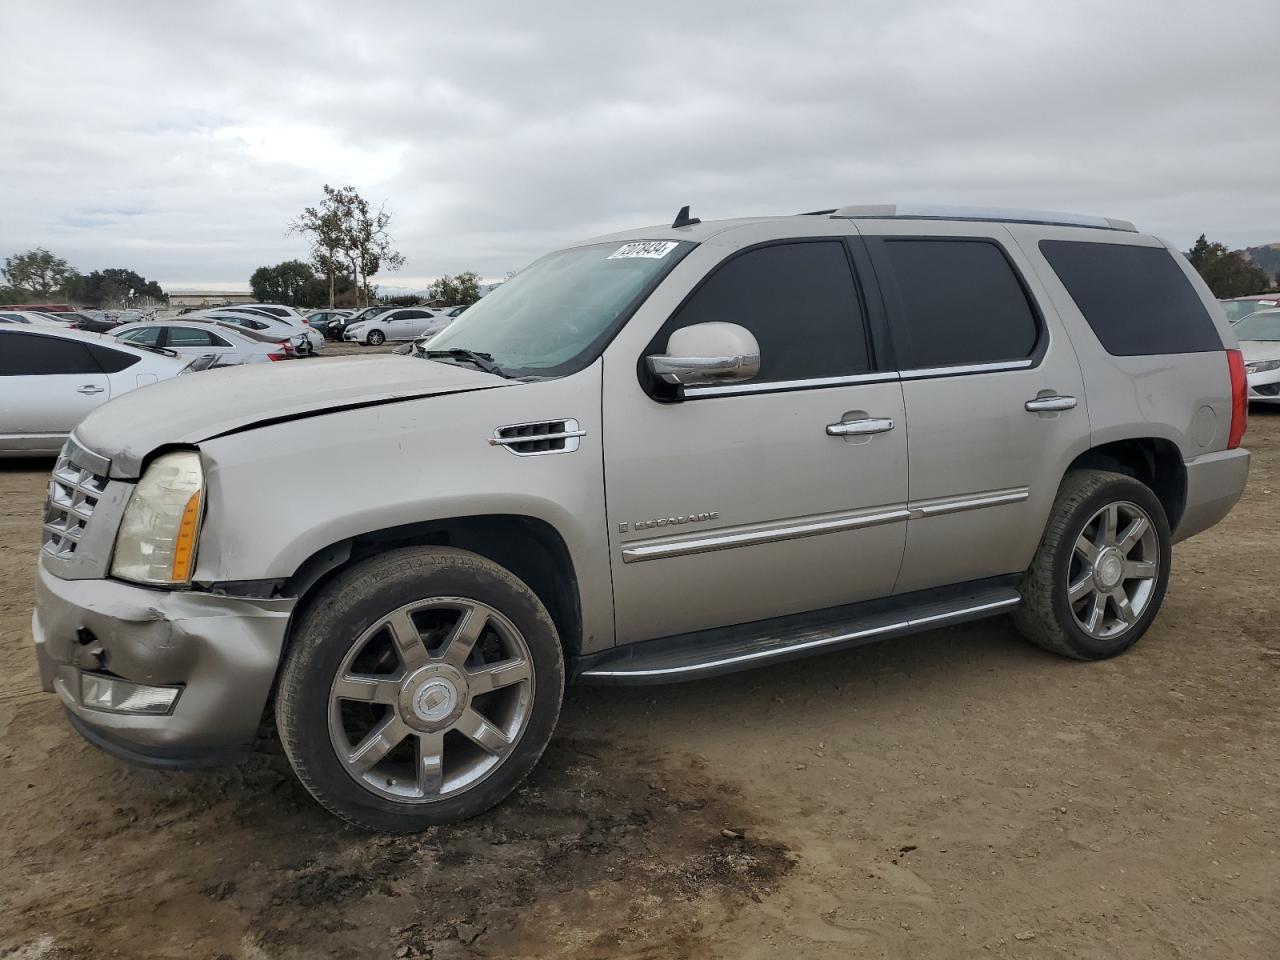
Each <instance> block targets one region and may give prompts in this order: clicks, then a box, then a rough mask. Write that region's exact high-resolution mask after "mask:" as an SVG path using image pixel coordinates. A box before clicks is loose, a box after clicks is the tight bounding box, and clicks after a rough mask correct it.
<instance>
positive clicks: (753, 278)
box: [649, 240, 871, 383]
mask: <svg viewBox="0 0 1280 960" xmlns="http://www.w3.org/2000/svg"><path fill="white" fill-rule="evenodd" d="M712 321H724V322H728V323H736V324H739V325H740V326H743V327H746V328H747V329H748V330H750V331H751V333H752V334H753V335H754V336H755V338H756V340H757V342H759V344H760V374H759V376H757V377H756V378H755V380H753V381H752V382H753V383H767V382H773V381H779V380H812V379H816V378H819V377H839V376H848V375H851V374H857V373H865V372H867V371H868V370H869V369H870V368H871V363H870V351H869V350H868V348H867V336H866V329H865V323H864V319H863V312H862V306H861V301H860V300H859V297H858V290H857V286H856V285H855V283H854V278H853V271H852V268H851V267H850V266H849V259H848V256H847V255H846V253H845V249H844V244H843V242H841V241H839V240H820V241H808V242H795V243H780V244H771V245H769V246H765V247H757V248H755V249H753V250H748V251H746V252H745V253H741V254H739V255H738V256H736V257H733V258H732V259H730V260H728V261H727V262H726V263H724V264H723V265H722V266H720V267H719V268H718V269H717V270H716V271H715V273H713V274H712V275H711V276H710V277H709V278H707V280H706V282H704V283H703V284H702V286H700V287H699V288H698V289H697V290H695V291H694V293H693V295H692V296H691V297H690V298H689V299H688V300H686V301H685V302H684V304H683V305H682V306H681V307H680V308H679V309H678V310H677V311H676V312H675V314H673V315H672V317H671V319H670V320H668V321H667V323H666V324H665V325H664V327H663V329H662V331H661V332H660V333H659V334H658V337H657V341H656V344H655V347H656V352H661V351H663V350H665V349H666V343H667V338H668V337H670V335H671V334H672V332H674V331H675V330H679V329H680V328H682V327H687V326H691V325H693V324H695V323H708V322H712ZM649 352H650V353H652V352H655V350H653V349H651V350H650V351H649Z"/></svg>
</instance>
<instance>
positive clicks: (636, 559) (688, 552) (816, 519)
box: [622, 487, 1031, 563]
mask: <svg viewBox="0 0 1280 960" xmlns="http://www.w3.org/2000/svg"><path fill="white" fill-rule="evenodd" d="M1030 495H1031V491H1030V490H1029V489H1028V488H1027V487H1011V488H1009V489H1006V490H987V491H983V492H981V493H973V494H965V495H963V496H959V497H940V498H938V499H936V500H922V501H919V502H917V503H906V504H888V505H885V506H883V507H874V508H872V509H870V510H855V511H852V512H849V513H836V514H824V515H821V516H812V517H796V518H793V519H790V520H784V521H775V522H769V523H763V524H749V525H744V526H737V527H722V528H721V529H719V530H714V531H708V532H706V533H702V534H699V535H695V536H686V535H680V536H675V537H662V538H658V539H653V540H645V541H642V542H637V543H630V544H627V545H626V546H624V547H623V548H622V561H623V563H640V562H642V561H645V560H665V559H668V558H670V557H687V556H692V555H694V554H699V553H710V552H711V551H714V550H731V549H733V548H735V547H750V546H756V545H757V544H763V543H777V542H780V541H783V540H795V539H799V538H801V537H816V536H821V535H822V534H825V533H839V532H840V531H842V530H858V529H861V528H863V527H872V526H877V525H879V524H882V523H897V522H899V521H902V520H923V519H925V518H926V517H937V516H942V515H945V514H948V513H961V512H964V511H966V510H981V509H984V508H986V507H998V506H1002V505H1004V504H1009V503H1021V502H1022V501H1024V500H1026V499H1027V498H1028V497H1029V496H1030Z"/></svg>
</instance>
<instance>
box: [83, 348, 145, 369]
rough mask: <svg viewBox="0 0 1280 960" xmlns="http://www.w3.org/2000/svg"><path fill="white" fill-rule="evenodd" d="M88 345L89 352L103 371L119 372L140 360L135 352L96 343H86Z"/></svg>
mask: <svg viewBox="0 0 1280 960" xmlns="http://www.w3.org/2000/svg"><path fill="white" fill-rule="evenodd" d="M88 347H89V352H90V353H92V354H93V359H94V360H96V361H98V366H100V367H102V372H103V373H119V372H120V371H121V370H127V369H128V368H129V367H132V366H133V365H134V364H135V363H138V362H139V361H141V360H142V358H141V357H139V356H138V355H137V354H133V353H125V352H124V351H123V350H112V349H111V348H110V347H104V346H102V345H101V344H97V343H91V344H88Z"/></svg>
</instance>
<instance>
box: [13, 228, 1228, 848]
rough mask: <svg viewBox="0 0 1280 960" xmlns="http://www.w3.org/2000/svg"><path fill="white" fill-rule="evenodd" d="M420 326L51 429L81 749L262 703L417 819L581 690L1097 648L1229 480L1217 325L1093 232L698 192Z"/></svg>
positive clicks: (1164, 255)
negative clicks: (1010, 642)
mask: <svg viewBox="0 0 1280 960" xmlns="http://www.w3.org/2000/svg"><path fill="white" fill-rule="evenodd" d="M429 347H430V349H429V350H427V351H426V359H423V358H416V357H386V356H369V357H362V358H358V359H357V358H346V359H340V360H324V361H316V362H311V363H305V364H297V365H292V364H283V365H279V366H276V365H271V366H268V367H259V368H252V367H243V368H236V369H230V370H225V371H217V372H214V373H209V374H202V375H201V376H198V377H183V378H181V379H180V380H177V381H173V382H169V383H163V384H159V385H157V386H154V387H151V388H150V389H147V390H142V391H139V392H137V393H136V394H130V395H128V396H125V397H123V398H122V399H120V400H118V401H114V402H112V403H111V404H109V405H107V406H106V407H104V408H102V409H100V410H98V411H96V412H94V413H93V414H91V415H90V416H89V417H88V418H87V419H86V420H84V421H83V423H82V424H81V425H80V426H79V427H78V428H77V429H76V431H75V433H74V434H73V436H72V437H71V439H70V441H69V442H68V444H67V446H66V448H65V450H64V451H63V454H62V456H61V458H60V459H59V461H58V463H57V466H56V468H55V470H54V474H53V480H52V483H51V484H50V495H49V503H48V507H47V514H46V524H45V528H44V529H45V539H44V545H43V549H42V551H41V557H40V565H39V579H38V588H37V590H38V599H37V607H36V611H35V617H34V620H33V632H34V637H35V646H36V652H37V656H38V658H39V663H40V672H41V677H42V681H43V684H44V687H45V689H46V690H49V691H54V692H56V693H57V695H58V696H59V697H60V698H61V700H62V703H63V705H64V706H65V707H66V711H67V715H68V717H69V719H70V721H71V723H72V724H73V725H74V726H75V727H76V729H77V730H79V731H80V732H81V733H82V734H83V735H84V736H85V737H86V738H87V739H89V740H90V741H92V742H93V743H95V744H97V745H99V746H100V747H102V748H103V749H105V750H107V751H109V752H111V753H113V754H116V755H117V756H120V757H123V758H125V759H129V760H135V761H139V762H142V763H147V764H151V765H158V766H189V765H196V764H205V763H211V762H216V761H220V760H226V759H228V758H234V757H235V756H237V755H238V754H240V753H241V752H242V751H244V750H245V748H246V747H247V746H248V745H250V744H251V742H252V741H253V739H254V736H255V733H256V732H257V731H258V729H259V726H260V723H261V721H262V720H263V718H264V715H265V714H266V711H268V710H271V711H273V712H274V719H275V724H276V727H277V729H278V731H279V735H280V739H281V741H282V742H283V746H284V750H285V752H286V753H287V755H288V757H289V760H290V761H291V763H292V765H293V768H294V770H295V771H296V772H297V775H298V777H299V778H300V779H301V781H302V782H303V783H304V784H305V785H306V787H307V789H308V790H310V792H311V793H312V794H313V795H314V796H315V798H316V799H317V800H318V801H319V802H320V803H322V804H323V805H324V806H325V807H327V808H328V809H329V810H331V811H332V812H333V813H335V814H337V815H338V816H340V817H343V818H345V819H346V820H349V821H351V822H353V823H356V824H360V825H363V826H366V827H369V828H374V829H381V830H395V831H408V830H417V829H421V828H423V827H425V826H427V825H429V824H436V823H442V822H448V821H453V820H458V819H461V818H464V817H469V816H473V815H475V814H478V813H480V812H481V811H483V810H485V809H487V808H488V807H490V806H491V805H493V804H494V803H496V802H498V801H499V800H501V799H502V798H503V797H504V796H506V795H507V794H508V793H510V792H511V791H512V790H513V789H514V788H515V787H516V786H517V785H518V784H519V783H520V782H521V780H522V779H523V778H524V777H525V776H526V774H528V773H529V771H530V769H531V768H532V767H533V766H534V764H535V763H536V762H537V759H538V757H539V755H540V754H541V753H542V751H543V749H544V747H546V745H547V742H548V739H549V738H550V737H551V735H552V731H553V729H554V728H555V725H556V719H557V715H558V713H559V710H560V703H561V699H562V695H563V693H564V687H565V683H566V682H567V681H569V680H578V681H582V682H595V683H612V684H628V683H629V684H645V683H659V682H665V681H673V680H687V679H692V678H695V677H705V676H708V675H711V674H716V673H724V672H727V671H733V670H740V669H745V668H748V667H755V666H764V665H768V664H774V663H777V662H779V661H781V660H786V659H789V658H793V657H797V656H802V655H807V654H812V653H820V652H825V651H831V650H836V649H840V648H844V647H850V646H853V645H857V644H862V643H868V642H870V641H873V640H880V639H883V638H886V637H891V636H897V635H900V634H905V633H910V632H912V631H918V630H925V629H930V628H933V627H937V626H941V625H944V624H954V623H958V622H961V621H966V620H973V619H975V618H979V617H988V616H995V615H997V614H1005V613H1008V614H1012V617H1013V622H1014V623H1015V624H1016V626H1017V627H1018V629H1019V630H1020V631H1021V632H1022V633H1023V634H1024V635H1025V636H1026V637H1027V638H1028V639H1029V640H1031V641H1033V642H1035V643H1037V644H1040V645H1041V646H1043V647H1045V648H1048V649H1049V650H1052V651H1054V652H1056V653H1060V654H1063V655H1065V656H1069V657H1076V658H1079V659H1082V660H1096V659H1101V658H1104V657H1111V656H1114V655H1116V654H1118V653H1121V652H1123V651H1124V650H1126V649H1128V648H1129V647H1130V646H1131V645H1132V644H1133V643H1134V642H1136V641H1137V640H1138V638H1139V637H1141V636H1142V634H1143V633H1145V632H1146V630H1147V629H1148V627H1149V626H1150V625H1151V622H1152V620H1153V619H1154V618H1155V616H1156V613H1157V611H1158V610H1159V608H1160V603H1161V600H1162V599H1163V597H1164V593H1165V585H1166V583H1167V582H1168V577H1169V567H1170V546H1171V544H1172V543H1174V542H1175V541H1177V540H1180V539H1183V538H1185V537H1189V536H1191V535H1193V534H1195V533H1197V532H1199V531H1201V530H1204V529H1205V528H1206V527H1209V526H1210V525H1212V524H1214V523H1216V522H1218V521H1219V520H1221V519H1222V518H1223V516H1225V515H1226V513H1227V512H1228V511H1229V510H1230V509H1231V507H1232V505H1233V504H1235V502H1236V500H1237V499H1238V498H1239V497H1240V494H1241V492H1242V490H1243V488H1244V485H1245V479H1246V474H1247V472H1248V465H1249V455H1248V452H1247V451H1245V450H1243V449H1240V446H1239V445H1240V440H1241V436H1242V434H1243V432H1244V427H1245V406H1246V405H1245V392H1244V391H1245V372H1244V368H1243V364H1242V362H1241V359H1240V355H1239V353H1238V351H1237V349H1236V340H1235V337H1234V336H1232V333H1231V330H1230V328H1229V326H1228V325H1227V323H1226V321H1225V319H1224V318H1223V316H1222V312H1221V309H1220V308H1219V307H1218V305H1217V304H1216V303H1215V302H1214V300H1213V298H1212V296H1211V295H1210V293H1209V291H1208V289H1207V288H1206V287H1205V285H1204V284H1203V283H1202V282H1201V280H1200V279H1199V277H1198V276H1197V275H1196V274H1195V272H1194V271H1193V270H1192V269H1191V268H1190V266H1189V265H1188V264H1187V262H1186V261H1185V260H1184V259H1183V257H1182V256H1180V255H1179V254H1178V253H1177V252H1176V251H1175V250H1173V249H1172V248H1171V247H1170V246H1169V245H1168V244H1167V243H1165V242H1163V241H1161V240H1158V239H1155V238H1153V237H1150V236H1146V235H1144V234H1141V233H1138V232H1137V231H1136V230H1135V229H1134V228H1133V226H1132V225H1131V224H1128V223H1125V222H1122V221H1118V220H1111V219H1103V218H1094V217H1075V216H1065V215H1057V214H1050V213H1037V212H1012V211H1004V212H993V211H981V210H938V209H912V208H906V207H894V206H878V207H845V208H841V209H835V210H826V211H821V212H819V213H815V214H807V215H803V216H790V217H770V218H752V219H742V220H730V221H723V222H718V223H701V222H699V221H697V220H696V219H692V218H690V217H689V216H688V215H687V211H682V212H681V216H680V217H678V218H677V220H676V222H675V223H673V224H672V225H671V226H670V227H650V228H645V229H642V230H635V231H630V232H627V233H621V234H617V235H614V236H610V237H605V238H603V239H596V240H590V241H586V242H584V243H582V244H579V245H577V246H572V247H569V248H567V249H564V250H560V251H557V252H555V253H552V254H550V255H548V256H546V257H544V258H542V259H541V260H539V261H537V262H536V263H534V264H533V265H532V266H530V267H528V268H527V269H525V270H524V271H523V272H521V273H520V274H519V275H518V276H516V277H515V278H514V279H512V280H511V281H510V282H508V283H506V284H504V285H502V286H501V287H498V288H497V289H496V290H495V291H494V292H493V293H491V294H490V295H489V296H487V297H485V298H484V299H483V300H481V301H480V302H479V303H478V304H476V305H475V306H473V307H472V308H471V309H470V310H468V311H467V312H466V313H464V314H463V315H462V316H461V317H459V318H458V319H457V321H456V322H455V323H454V324H453V325H452V326H451V327H450V328H449V329H448V330H447V331H445V332H444V333H442V334H440V335H439V336H438V337H437V338H436V339H435V340H433V341H432V343H431V344H430V345H429ZM303 477H305V478H308V479H309V480H314V479H315V478H316V477H323V478H325V482H323V483H319V484H317V483H309V484H308V488H307V489H308V495H307V497H305V498H296V497H295V498H281V497H279V496H277V495H275V491H278V490H280V489H284V488H287V487H288V486H289V485H290V484H293V483H296V482H297V481H298V479H299V478H303Z"/></svg>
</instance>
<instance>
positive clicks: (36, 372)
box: [0, 324, 188, 533]
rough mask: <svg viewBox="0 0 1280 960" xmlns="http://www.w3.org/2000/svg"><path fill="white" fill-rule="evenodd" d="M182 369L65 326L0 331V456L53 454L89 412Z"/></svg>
mask: <svg viewBox="0 0 1280 960" xmlns="http://www.w3.org/2000/svg"><path fill="white" fill-rule="evenodd" d="M187 363H188V360H185V359H180V358H178V357H177V356H176V355H175V354H173V353H168V352H160V351H156V350H149V349H143V348H140V347H137V346H129V345H126V344H122V343H117V342H115V341H113V340H111V339H110V338H108V337H105V336H103V335H102V334H97V333H85V332H83V331H80V330H73V329H70V328H69V327H52V326H41V325H37V324H31V325H19V324H12V325H10V324H5V325H0V457H29V456H50V455H52V454H55V453H57V452H58V451H59V450H60V449H61V448H62V445H63V443H64V442H65V441H66V439H67V435H68V434H69V433H70V432H71V430H72V429H73V428H74V427H75V425H76V424H77V423H79V422H80V421H81V420H82V419H84V417H85V416H86V415H87V414H88V413H89V412H90V411H92V410H94V409H96V408H97V407H100V406H101V405H102V404H104V403H106V402H107V401H108V400H110V399H112V398H113V397H118V396H121V395H122V394H125V393H128V392H130V391H132V390H136V389H137V388H138V387H144V386H148V385H150V384H153V383H156V382H158V381H160V380H167V379H169V378H171V377H176V376H177V375H178V374H179V373H181V372H182V371H183V369H184V368H185V367H186V365H187ZM77 508H83V503H82V502H81V501H79V500H78V501H77ZM70 529H71V530H72V533H74V528H70Z"/></svg>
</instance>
